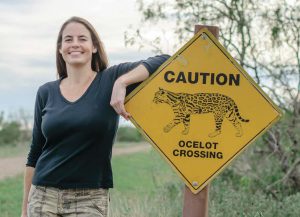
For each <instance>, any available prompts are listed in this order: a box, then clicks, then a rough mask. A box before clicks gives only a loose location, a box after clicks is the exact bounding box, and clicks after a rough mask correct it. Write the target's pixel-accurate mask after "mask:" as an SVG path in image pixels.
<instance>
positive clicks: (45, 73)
mask: <svg viewBox="0 0 300 217" xmlns="http://www.w3.org/2000/svg"><path fill="white" fill-rule="evenodd" d="M0 11H1V13H0V26H1V28H0V35H1V40H0V76H1V78H0V111H4V112H5V114H6V115H8V114H11V113H14V112H17V111H18V109H20V108H23V109H24V110H25V111H27V112H31V113H33V109H34V101H35V95H36V91H37V89H38V87H39V86H40V85H42V84H44V83H46V82H48V81H52V80H56V66H55V46H56V39H57V35H58V31H59V29H60V26H61V25H62V23H63V22H64V21H65V20H67V19H68V18H70V17H71V16H80V17H83V18H85V19H87V20H88V21H90V22H91V23H92V25H93V26H94V27H95V28H96V30H97V31H98V33H99V35H100V38H101V39H102V41H103V43H104V45H105V48H106V51H107V53H108V56H109V61H110V65H114V64H117V63H121V62H126V61H137V60H140V59H144V58H147V57H148V56H151V55H153V54H152V53H151V52H150V51H149V50H147V49H144V50H142V51H138V50H137V49H136V48H128V47H125V43H124V31H125V30H126V29H127V28H128V27H129V26H130V25H136V24H137V23H138V21H139V14H138V11H137V6H136V5H135V0H122V1H119V0H85V1H82V0H81V1H79V0H51V1H46V0H1V1H0Z"/></svg>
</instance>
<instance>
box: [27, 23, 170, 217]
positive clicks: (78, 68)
mask: <svg viewBox="0 0 300 217" xmlns="http://www.w3.org/2000/svg"><path fill="white" fill-rule="evenodd" d="M167 58H168V55H161V56H156V57H152V58H148V59H147V60H145V61H139V62H134V63H123V64H119V65H115V66H112V67H110V68H107V65H108V61H107V57H106V54H105V51H104V49H103V45H102V43H101V41H100V39H99V36H98V34H97V32H96V31H95V29H94V28H93V27H92V25H91V24H90V23H89V22H88V21H86V20H84V19H82V18H79V17H72V18H70V19H69V20H67V21H66V22H65V23H64V24H63V25H62V27H61V29H60V32H59V35H58V40H57V50H56V64H57V72H58V76H59V79H58V80H56V81H52V82H47V83H46V84H44V85H42V86H40V87H39V89H38V92H37V96H36V103H35V115H34V127H33V134H32V144H31V148H30V151H29V154H28V160H27V164H26V169H25V177H24V198H23V208H22V216H23V217H25V216H28V217H34V216H70V217H71V216H78V217H80V216H84V217H87V216H108V202H109V195H108V189H109V188H112V187H113V179H112V170H111V161H110V160H111V151H112V144H113V140H114V137H115V133H116V130H117V126H118V117H119V116H118V115H121V116H123V117H124V118H125V119H128V118H129V117H130V114H129V113H127V112H126V110H125V107H124V98H125V95H126V94H128V93H129V92H130V91H132V90H133V89H134V88H135V87H136V86H137V85H138V82H141V81H143V80H145V79H146V78H147V77H148V76H149V73H153V72H154V71H155V70H156V69H157V68H158V67H159V66H160V65H161V64H162V63H163V62H164V61H165V60H166V59H167Z"/></svg>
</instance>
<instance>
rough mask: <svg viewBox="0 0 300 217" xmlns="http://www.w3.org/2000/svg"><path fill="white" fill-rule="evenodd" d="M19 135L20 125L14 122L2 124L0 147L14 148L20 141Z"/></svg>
mask: <svg viewBox="0 0 300 217" xmlns="http://www.w3.org/2000/svg"><path fill="white" fill-rule="evenodd" d="M20 135H21V129H20V123H18V122H16V121H12V122H5V123H3V124H2V126H1V130H0V146H3V145H12V146H16V145H17V143H18V142H19V140H20Z"/></svg>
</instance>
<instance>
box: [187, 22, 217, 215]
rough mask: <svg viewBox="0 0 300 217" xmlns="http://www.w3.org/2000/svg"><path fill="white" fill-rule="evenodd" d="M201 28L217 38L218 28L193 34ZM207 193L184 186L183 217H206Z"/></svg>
mask: <svg viewBox="0 0 300 217" xmlns="http://www.w3.org/2000/svg"><path fill="white" fill-rule="evenodd" d="M203 28H207V29H208V30H209V31H210V32H211V33H212V34H213V35H214V36H215V37H216V38H219V27H217V26H205V25H195V32H194V33H195V34H196V33H197V32H198V31H200V30H201V29H203ZM208 192H209V184H208V185H207V186H205V187H204V188H203V189H202V190H201V191H200V192H199V193H198V194H193V193H192V192H191V190H190V189H189V188H188V187H187V186H185V189H184V201H183V214H182V216H183V217H208Z"/></svg>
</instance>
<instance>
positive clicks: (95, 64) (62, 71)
mask: <svg viewBox="0 0 300 217" xmlns="http://www.w3.org/2000/svg"><path fill="white" fill-rule="evenodd" d="M69 23H80V24H82V25H84V26H85V27H86V28H87V29H88V30H89V32H90V34H91V37H92V42H93V45H94V47H95V48H96V49H97V52H96V53H93V56H92V62H91V67H92V70H93V71H96V72H100V71H102V70H103V69H106V68H107V67H108V59H107V55H106V53H105V50H104V46H103V43H102V41H101V40H100V37H99V35H98V33H97V32H96V30H95V29H94V27H93V26H92V25H91V24H90V23H89V22H88V21H87V20H85V19H83V18H81V17H71V18H70V19H68V20H67V21H66V22H64V23H63V25H62V26H61V28H60V31H59V33H58V37H57V43H56V68H57V75H58V77H59V78H62V77H66V76H67V68H66V62H65V61H64V59H63V57H62V55H61V54H60V52H59V49H60V48H61V44H62V33H63V31H64V29H65V28H66V26H67V25H68V24H69Z"/></svg>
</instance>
